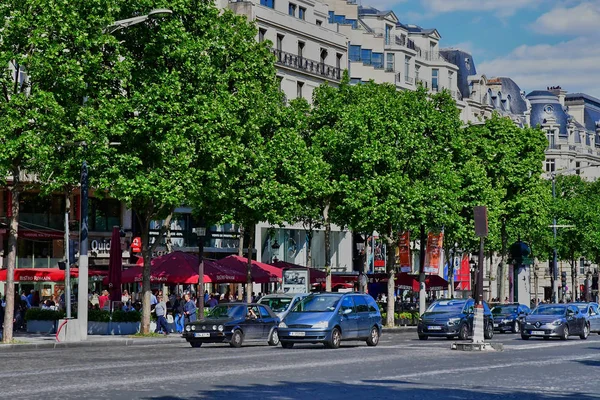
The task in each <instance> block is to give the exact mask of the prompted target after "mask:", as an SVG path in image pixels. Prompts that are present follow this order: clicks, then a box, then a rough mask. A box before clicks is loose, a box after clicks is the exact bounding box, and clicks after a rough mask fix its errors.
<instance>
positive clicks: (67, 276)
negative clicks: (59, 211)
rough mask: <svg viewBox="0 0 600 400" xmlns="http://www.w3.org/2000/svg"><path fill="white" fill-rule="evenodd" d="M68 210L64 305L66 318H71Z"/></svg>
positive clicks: (67, 218)
mask: <svg viewBox="0 0 600 400" xmlns="http://www.w3.org/2000/svg"><path fill="white" fill-rule="evenodd" d="M69 254H70V249H69V210H66V211H65V258H66V259H67V261H66V263H65V307H66V311H67V319H71V259H70V257H69Z"/></svg>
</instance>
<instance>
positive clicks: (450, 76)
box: [448, 71, 454, 90]
mask: <svg viewBox="0 0 600 400" xmlns="http://www.w3.org/2000/svg"><path fill="white" fill-rule="evenodd" d="M453 77H454V72H452V71H448V89H449V90H452V78H453Z"/></svg>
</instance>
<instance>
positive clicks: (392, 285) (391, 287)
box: [385, 228, 398, 327]
mask: <svg viewBox="0 0 600 400" xmlns="http://www.w3.org/2000/svg"><path fill="white" fill-rule="evenodd" d="M385 239H386V241H387V249H386V253H387V255H388V256H387V260H386V263H385V264H386V265H385V267H386V272H387V278H388V283H387V310H386V313H387V318H386V321H385V325H386V326H389V327H392V326H394V325H395V323H394V311H395V304H396V302H395V300H394V294H395V289H396V282H395V280H394V278H395V275H396V271H395V270H394V264H395V258H394V256H393V255H394V254H396V252H395V250H396V245H397V244H398V241H396V240H394V236H393V232H392V230H391V228H389V229H388V234H387V235H386V237H385Z"/></svg>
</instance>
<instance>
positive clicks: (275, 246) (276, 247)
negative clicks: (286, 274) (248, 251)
mask: <svg viewBox="0 0 600 400" xmlns="http://www.w3.org/2000/svg"><path fill="white" fill-rule="evenodd" d="M280 247H281V245H280V244H279V242H278V241H277V239H275V241H274V242H273V244H272V245H271V250H272V253H273V262H274V263H276V262H277V261H279V259H278V258H277V254H279V248H280Z"/></svg>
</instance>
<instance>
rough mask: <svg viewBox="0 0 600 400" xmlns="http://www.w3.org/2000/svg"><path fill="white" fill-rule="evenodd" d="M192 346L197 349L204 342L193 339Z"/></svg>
mask: <svg viewBox="0 0 600 400" xmlns="http://www.w3.org/2000/svg"><path fill="white" fill-rule="evenodd" d="M190 346H192V347H193V348H195V349H197V348H198V347H201V346H202V342H197V341H193V342H190Z"/></svg>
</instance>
